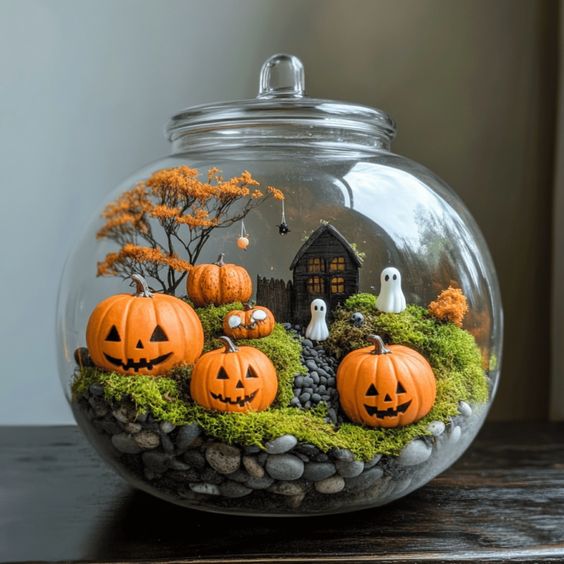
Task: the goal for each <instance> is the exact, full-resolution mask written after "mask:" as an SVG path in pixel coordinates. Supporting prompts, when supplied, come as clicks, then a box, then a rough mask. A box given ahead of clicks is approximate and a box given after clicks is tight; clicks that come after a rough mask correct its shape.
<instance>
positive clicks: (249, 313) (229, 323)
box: [223, 304, 276, 339]
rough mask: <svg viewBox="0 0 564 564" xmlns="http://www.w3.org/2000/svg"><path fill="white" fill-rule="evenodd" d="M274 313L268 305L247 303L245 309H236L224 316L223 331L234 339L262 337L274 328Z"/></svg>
mask: <svg viewBox="0 0 564 564" xmlns="http://www.w3.org/2000/svg"><path fill="white" fill-rule="evenodd" d="M275 323H276V322H275V320H274V314H273V313H272V312H271V311H270V310H269V309H268V308H266V307H263V306H257V305H256V306H252V305H251V304H246V305H245V310H244V311H242V310H240V309H234V310H232V311H230V312H229V313H228V314H226V315H225V317H224V318H223V332H224V333H225V334H226V335H227V336H228V337H231V338H232V339H262V338H263V337H268V335H270V334H271V333H272V330H273V329H274V324H275Z"/></svg>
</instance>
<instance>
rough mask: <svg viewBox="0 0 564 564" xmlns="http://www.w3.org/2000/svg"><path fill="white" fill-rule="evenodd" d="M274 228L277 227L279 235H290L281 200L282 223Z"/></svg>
mask: <svg viewBox="0 0 564 564" xmlns="http://www.w3.org/2000/svg"><path fill="white" fill-rule="evenodd" d="M276 227H278V233H279V234H280V235H286V234H288V233H290V228H289V227H288V223H287V222H286V214H285V212H284V200H282V221H281V222H280V225H277V226H276Z"/></svg>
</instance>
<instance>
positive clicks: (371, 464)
mask: <svg viewBox="0 0 564 564" xmlns="http://www.w3.org/2000/svg"><path fill="white" fill-rule="evenodd" d="M381 458H382V455H381V454H377V455H375V456H373V457H372V458H371V459H370V460H368V461H367V462H365V463H364V469H365V470H368V469H369V468H372V467H374V466H376V464H378V462H380V459H381Z"/></svg>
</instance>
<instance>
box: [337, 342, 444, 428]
mask: <svg viewBox="0 0 564 564" xmlns="http://www.w3.org/2000/svg"><path fill="white" fill-rule="evenodd" d="M369 340H370V341H371V342H372V343H374V346H370V347H365V348H362V349H357V350H355V351H352V352H351V353H349V354H348V355H347V356H345V358H344V359H343V361H342V362H341V364H340V365H339V368H338V369H337V390H338V392H339V401H340V404H341V407H342V408H343V411H344V412H345V413H346V414H347V416H348V417H349V419H351V421H354V422H355V423H361V424H364V425H367V426H368V427H402V426H404V425H409V424H410V423H415V422H416V421H419V420H420V419H421V418H422V417H424V416H425V415H427V413H429V411H430V410H431V408H432V407H433V404H434V403H435V398H436V394H437V387H436V381H435V375H434V374H433V370H432V368H431V366H430V364H429V363H428V362H427V360H426V359H425V358H424V357H423V356H421V355H420V354H419V353H418V352H416V351H414V350H413V349H410V348H409V347H404V346H402V345H390V346H389V347H386V346H385V345H384V341H382V339H381V338H380V337H378V336H377V335H370V337H369Z"/></svg>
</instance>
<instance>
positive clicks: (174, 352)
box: [86, 275, 204, 375]
mask: <svg viewBox="0 0 564 564" xmlns="http://www.w3.org/2000/svg"><path fill="white" fill-rule="evenodd" d="M134 280H135V282H136V284H137V294H136V295H130V294H118V295H116V296H110V297H109V298H107V299H105V300H104V301H102V302H100V303H99V304H98V305H97V306H96V307H95V308H94V311H93V312H92V315H91V316H90V319H89V321H88V327H87V329H86V342H87V345H88V350H89V352H90V355H91V357H92V360H93V362H94V364H96V366H98V367H100V368H103V369H106V370H113V371H115V372H120V373H122V374H149V375H157V374H164V373H166V372H168V371H169V370H170V369H171V368H172V367H173V366H175V365H176V364H179V363H190V364H191V363H193V362H194V361H195V360H196V358H198V357H199V356H200V354H201V353H202V349H203V345H204V333H203V329H202V324H201V323H200V320H199V318H198V316H197V315H196V313H195V312H194V310H193V309H192V308H191V307H190V306H189V305H188V304H187V303H185V302H183V301H182V300H179V299H178V298H175V297H174V296H167V295H164V294H152V293H151V292H150V291H149V289H148V287H147V284H146V282H145V280H143V279H142V277H140V276H137V275H134Z"/></svg>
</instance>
